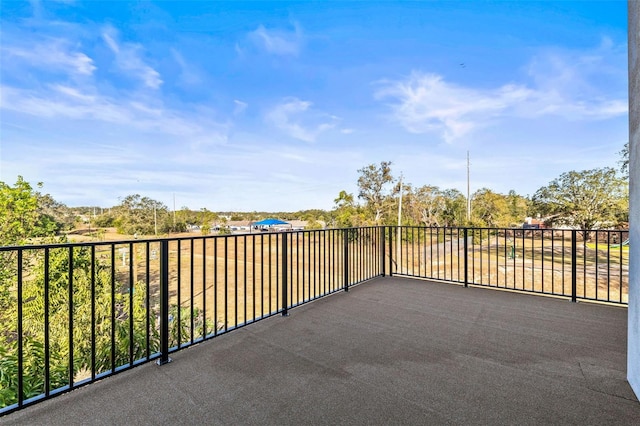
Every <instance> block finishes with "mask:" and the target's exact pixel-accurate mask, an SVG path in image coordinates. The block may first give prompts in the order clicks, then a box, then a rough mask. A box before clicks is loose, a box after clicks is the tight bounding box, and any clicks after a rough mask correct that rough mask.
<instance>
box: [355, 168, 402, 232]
mask: <svg viewBox="0 0 640 426" xmlns="http://www.w3.org/2000/svg"><path fill="white" fill-rule="evenodd" d="M358 173H359V174H360V177H358V189H359V192H358V198H361V199H363V200H364V201H365V203H366V205H365V208H366V209H367V211H368V212H369V213H370V214H371V215H372V218H373V223H374V224H376V225H379V224H380V223H382V220H383V216H384V212H385V210H386V207H387V205H388V203H389V200H390V189H391V188H390V187H391V185H392V184H393V181H394V178H393V176H392V174H391V162H390V161H382V162H380V165H379V166H376V165H375V164H369V165H368V166H366V167H363V168H362V169H359V170H358Z"/></svg>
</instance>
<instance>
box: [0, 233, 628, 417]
mask: <svg viewBox="0 0 640 426" xmlns="http://www.w3.org/2000/svg"><path fill="white" fill-rule="evenodd" d="M584 235H586V234H583V233H581V232H579V231H571V230H548V229H544V230H522V229H484V228H482V229H481V228H423V227H399V228H398V227H389V226H382V227H363V228H349V229H330V230H317V231H300V232H282V233H259V234H243V235H228V236H208V237H204V236H202V237H189V238H168V239H153V240H134V241H118V242H93V243H79V244H48V245H40V246H21V247H0V326H1V328H0V385H2V386H0V415H2V414H6V413H8V412H11V411H14V410H17V409H20V408H22V407H24V406H27V405H30V404H32V403H34V402H37V401H39V400H42V399H46V398H49V397H51V396H53V395H56V394H59V393H61V392H64V391H67V390H71V389H75V388H77V387H79V386H82V385H84V384H87V383H91V382H93V381H95V380H97V379H100V378H102V377H105V376H109V375H112V374H114V373H117V372H119V371H122V370H126V369H129V368H131V367H133V366H136V365H138V364H141V363H144V362H148V361H151V360H156V362H158V363H159V364H164V363H167V362H169V361H170V358H169V356H170V354H171V353H173V352H175V351H177V350H179V349H181V348H184V347H187V346H190V345H193V344H195V343H198V342H200V341H203V340H206V339H210V338H213V337H215V336H218V335H220V334H223V333H226V332H229V331H231V330H235V329H237V328H240V327H243V326H246V325H248V324H251V323H253V322H255V321H258V320H260V319H263V318H267V317H270V316H273V315H277V314H281V315H288V313H289V310H290V309H291V308H293V307H296V306H299V305H301V304H304V303H307V302H309V301H312V300H315V299H318V298H321V297H324V296H326V295H329V294H332V293H335V292H338V291H348V290H349V287H350V286H352V285H355V284H359V283H362V282H364V281H367V280H369V279H372V278H375V277H378V276H384V275H399V276H407V277H413V278H425V279H433V280H441V281H448V282H454V283H458V284H462V285H465V286H467V285H479V286H490V287H496V288H504V289H511V290H520V291H526V292H534V293H543V294H552V295H557V296H565V297H567V298H571V299H572V300H573V301H576V300H578V299H584V300H596V301H605V302H613V303H618V304H626V303H627V297H628V296H627V291H628V278H627V272H628V246H627V245H625V244H627V238H628V232H627V231H597V232H596V231H593V232H591V233H590V237H591V238H590V239H587V238H583V236H584Z"/></svg>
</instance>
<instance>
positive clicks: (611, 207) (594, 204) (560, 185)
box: [533, 167, 629, 239]
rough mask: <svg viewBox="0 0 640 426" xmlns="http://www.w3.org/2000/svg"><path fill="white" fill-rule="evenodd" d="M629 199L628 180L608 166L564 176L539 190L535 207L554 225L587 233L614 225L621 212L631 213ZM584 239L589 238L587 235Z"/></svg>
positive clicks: (586, 234) (536, 194)
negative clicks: (575, 228) (570, 227)
mask: <svg viewBox="0 0 640 426" xmlns="http://www.w3.org/2000/svg"><path fill="white" fill-rule="evenodd" d="M628 199H629V198H628V185H627V181H626V180H625V179H622V178H620V177H618V175H617V174H616V170H615V169H613V168H611V167H605V168H600V169H592V170H583V171H580V172H577V171H570V172H567V173H563V174H561V175H560V177H558V178H557V179H554V180H553V181H551V182H550V183H549V185H547V186H544V187H542V188H540V189H538V191H536V193H535V194H534V196H533V204H534V207H535V210H536V212H537V213H539V214H541V215H543V216H546V217H548V218H549V219H548V222H549V223H551V224H552V225H553V224H562V225H569V226H574V227H577V228H578V229H581V230H583V231H584V230H588V229H596V228H606V227H609V226H612V225H615V224H616V222H617V220H618V217H619V216H620V214H621V212H625V211H626V212H628V209H629V206H628ZM627 214H628V213H627ZM583 236H584V237H585V238H586V239H589V235H588V232H583Z"/></svg>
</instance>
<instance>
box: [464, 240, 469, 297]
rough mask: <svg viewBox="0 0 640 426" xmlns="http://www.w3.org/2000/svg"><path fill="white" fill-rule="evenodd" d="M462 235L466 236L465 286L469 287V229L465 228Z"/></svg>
mask: <svg viewBox="0 0 640 426" xmlns="http://www.w3.org/2000/svg"><path fill="white" fill-rule="evenodd" d="M462 236H463V238H464V243H463V247H464V248H463V254H464V262H463V268H464V286H465V287H469V229H468V228H464V229H463V230H462Z"/></svg>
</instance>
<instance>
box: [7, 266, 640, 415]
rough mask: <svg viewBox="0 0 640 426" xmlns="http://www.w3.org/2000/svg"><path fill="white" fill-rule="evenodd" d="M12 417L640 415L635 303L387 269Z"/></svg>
mask: <svg viewBox="0 0 640 426" xmlns="http://www.w3.org/2000/svg"><path fill="white" fill-rule="evenodd" d="M290 313H291V315H290V316H289V317H287V318H283V317H280V316H278V317H273V318H270V319H266V320H263V321H260V322H258V323H256V324H253V325H250V326H248V327H245V328H243V329H240V330H238V331H234V332H232V333H229V334H227V335H223V336H220V337H218V338H215V339H213V340H212V341H209V342H206V343H203V344H200V345H198V346H196V347H193V348H190V349H186V350H183V351H181V352H178V353H175V354H173V355H172V358H173V362H172V363H170V364H167V365H164V366H161V367H158V366H156V365H155V364H147V365H144V366H141V367H138V368H135V369H133V370H130V371H127V372H124V373H122V374H119V375H116V376H114V377H111V378H108V379H105V380H103V381H101V382H99V383H96V384H92V385H89V386H85V387H83V388H81V389H78V390H76V391H74V392H71V393H68V394H65V395H62V396H59V397H57V398H53V399H51V400H49V401H46V402H43V403H40V404H37V405H35V406H33V407H30V408H28V409H26V410H23V411H20V412H16V413H12V414H10V415H8V416H5V417H2V418H0V423H2V424H9V425H13V424H30V425H31V424H59V425H75V424H78V425H80V424H83V425H84V424H104V425H107V424H108V425H111V424H122V425H124V424H127V425H128V424H171V423H174V424H291V425H294V424H331V425H335V424H349V425H359V424H361V425H365V424H367V425H371V424H581V425H584V424H598V425H602V424H617V425H620V424H640V403H638V400H637V399H636V397H635V396H634V394H633V392H632V390H631V388H630V387H629V385H628V383H627V382H626V380H625V363H626V355H625V354H626V317H627V311H626V309H624V308H618V307H609V306H602V305H592V304H586V303H578V304H574V303H571V302H569V301H566V300H559V299H552V298H543V297H536V296H529V295H522V294H513V293H508V292H502V291H493V290H487V289H478V288H468V289H465V288H462V287H458V286H454V285H449V284H440V283H433V282H428V281H418V280H410V279H402V278H388V277H387V278H380V279H376V280H373V281H371V282H368V283H365V284H362V285H360V286H358V287H354V288H352V289H351V291H350V292H349V293H338V294H336V295H334V296H331V297H328V298H325V299H322V300H318V301H316V302H313V303H310V304H307V305H305V306H302V307H299V308H296V309H293V310H291V311H290Z"/></svg>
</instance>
